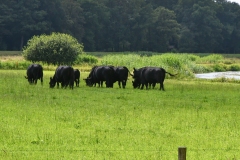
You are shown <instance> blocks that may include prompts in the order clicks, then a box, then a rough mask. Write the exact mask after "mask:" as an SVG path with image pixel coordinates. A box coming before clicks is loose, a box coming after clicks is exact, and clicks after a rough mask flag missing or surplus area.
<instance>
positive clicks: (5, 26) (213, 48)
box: [0, 0, 240, 53]
mask: <svg viewBox="0 0 240 160" xmlns="http://www.w3.org/2000/svg"><path fill="white" fill-rule="evenodd" d="M0 2H1V3H0V50H22V48H23V46H25V45H26V44H27V42H28V40H29V39H30V38H31V37H33V36H34V35H35V36H37V35H41V34H51V33H52V32H61V33H66V34H69V35H71V36H73V37H74V38H76V39H77V41H78V42H79V43H81V44H83V45H84V49H85V51H156V52H169V51H177V52H191V53H195V52H206V53H209V52H211V53H212V52H215V53H240V5H239V4H237V3H234V2H230V1H227V0H198V1H195V0H161V1H159V0H147V1H146V0H131V1H129V0H98V1H96V0H51V1H49V0H17V1H16V0H7V1H4V0H0Z"/></svg>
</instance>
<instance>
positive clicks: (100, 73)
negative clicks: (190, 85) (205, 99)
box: [25, 64, 175, 90]
mask: <svg viewBox="0 0 240 160" xmlns="http://www.w3.org/2000/svg"><path fill="white" fill-rule="evenodd" d="M133 69H134V70H133V74H131V73H130V71H129V70H128V68H127V67H125V66H122V67H115V66H110V65H109V66H94V67H93V68H92V69H91V71H90V73H89V75H88V77H87V78H85V79H83V80H85V82H86V85H87V86H96V84H98V86H99V87H102V86H103V82H105V84H106V87H107V88H112V87H113V84H114V83H115V82H118V85H119V88H121V87H122V88H125V87H126V83H127V80H128V75H129V74H130V75H131V76H132V78H133V79H134V80H133V81H132V85H133V87H134V88H141V89H143V88H144V86H146V89H148V87H151V86H152V87H153V88H154V87H155V85H156V83H160V90H164V86H163V82H164V79H165V75H166V73H168V74H169V75H170V76H175V75H173V74H171V73H169V72H167V71H165V69H163V68H160V67H142V68H139V69H136V68H133ZM25 78H26V79H28V82H29V83H30V84H37V80H38V79H39V80H41V84H43V67H42V66H41V65H39V64H31V65H30V66H29V67H28V69H27V76H25ZM79 81H80V71H79V70H78V69H73V68H72V67H71V66H59V67H57V69H56V71H55V73H54V75H53V77H50V82H49V86H50V88H54V87H55V85H56V84H57V87H59V83H60V84H61V87H62V88H66V87H68V86H69V87H70V88H71V89H73V87H74V82H75V85H76V86H79Z"/></svg>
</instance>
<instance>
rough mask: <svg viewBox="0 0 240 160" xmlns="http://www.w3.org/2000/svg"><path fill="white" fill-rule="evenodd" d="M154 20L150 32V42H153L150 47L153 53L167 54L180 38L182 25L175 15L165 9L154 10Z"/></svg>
mask: <svg viewBox="0 0 240 160" xmlns="http://www.w3.org/2000/svg"><path fill="white" fill-rule="evenodd" d="M152 20H153V23H152V25H151V28H150V30H149V32H150V33H149V36H150V37H149V40H152V42H151V44H148V45H149V46H151V47H152V49H151V50H153V51H158V52H166V51H168V47H169V45H171V42H174V41H177V40H178V38H179V31H180V24H178V23H177V21H176V15H175V13H174V12H173V11H171V10H169V9H166V8H164V7H158V8H156V9H155V10H154V12H153V19H152ZM149 42H150V41H149Z"/></svg>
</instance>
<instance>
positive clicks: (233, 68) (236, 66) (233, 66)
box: [228, 64, 240, 71]
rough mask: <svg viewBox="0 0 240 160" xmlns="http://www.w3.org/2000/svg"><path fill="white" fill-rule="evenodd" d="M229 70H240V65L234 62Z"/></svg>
mask: <svg viewBox="0 0 240 160" xmlns="http://www.w3.org/2000/svg"><path fill="white" fill-rule="evenodd" d="M228 70H229V71H239V70H240V66H239V65H237V64H232V65H230V66H229V69H228Z"/></svg>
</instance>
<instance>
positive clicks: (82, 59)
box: [74, 54, 98, 64]
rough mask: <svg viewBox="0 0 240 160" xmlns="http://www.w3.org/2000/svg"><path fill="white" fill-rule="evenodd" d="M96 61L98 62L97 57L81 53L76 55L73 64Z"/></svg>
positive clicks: (93, 62)
mask: <svg viewBox="0 0 240 160" xmlns="http://www.w3.org/2000/svg"><path fill="white" fill-rule="evenodd" d="M97 62H98V59H97V58H96V57H95V56H91V55H86V54H82V55H79V56H78V58H77V60H76V61H75V62H74V64H83V63H89V64H96V63H97Z"/></svg>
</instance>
